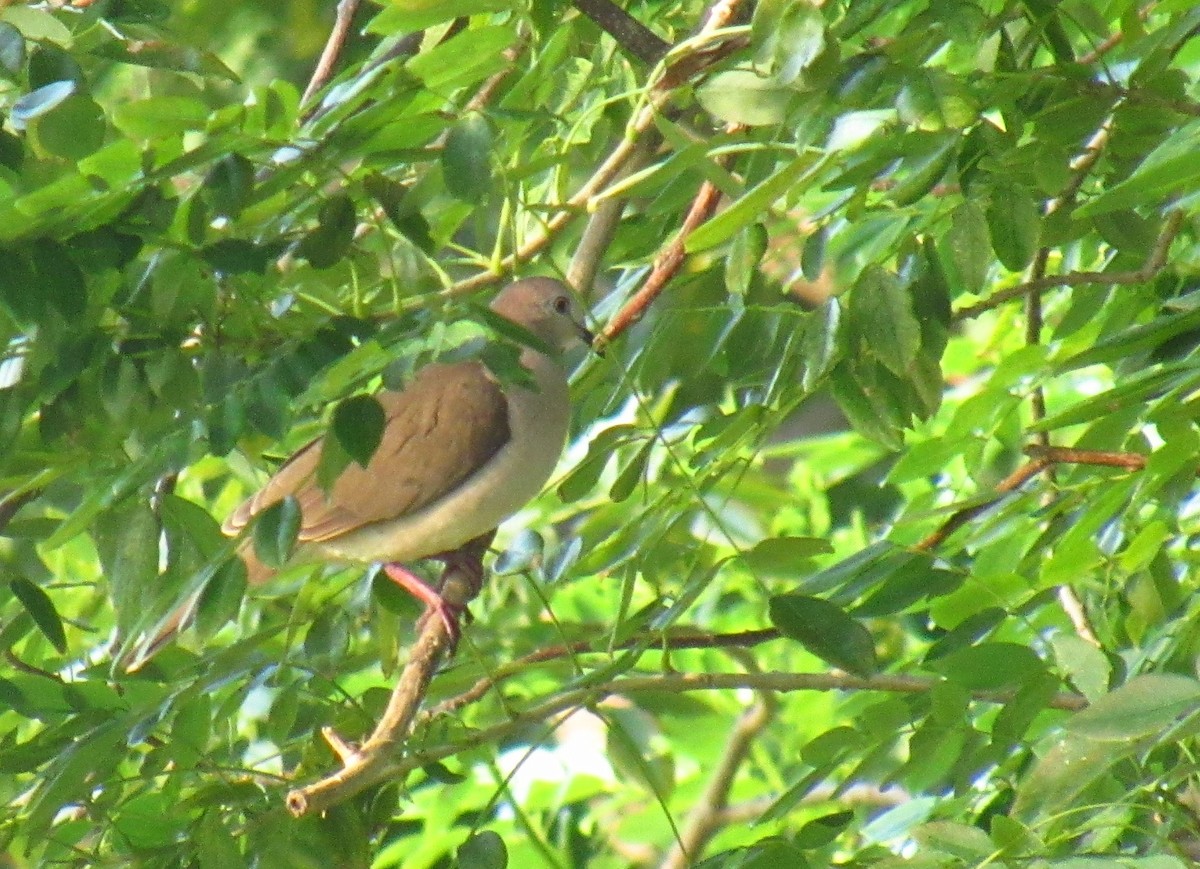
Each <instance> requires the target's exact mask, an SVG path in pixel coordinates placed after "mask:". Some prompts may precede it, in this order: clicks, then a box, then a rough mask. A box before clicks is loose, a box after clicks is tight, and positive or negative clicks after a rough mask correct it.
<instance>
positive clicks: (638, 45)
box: [574, 0, 671, 64]
mask: <svg viewBox="0 0 1200 869" xmlns="http://www.w3.org/2000/svg"><path fill="white" fill-rule="evenodd" d="M574 6H575V8H576V9H578V10H579V11H580V12H582V13H583V14H584V15H586V16H587V17H588V18H590V19H592V21H594V22H595V23H596V25H597V26H598V27H599V28H600V29H601V30H603V31H604V32H605V33H607V34H608V35H609V36H611V37H612V38H613V39H615V40H616V41H617V44H618V45H619V46H621V48H623V49H625V51H627V52H628V53H629V54H632V55H633V56H634V57H636V58H637V59H638V60H641V61H644V62H645V63H649V64H656V63H658V62H659V61H660V60H662V59H663V56H664V55H666V53H667V52H668V51H670V50H671V43H669V42H666V41H665V40H662V39H659V37H658V34H656V33H655V32H654V31H653V30H651V29H650V28H649V27H647V26H646V25H644V24H642V22H640V21H638V20H637V19H636V18H634V17H633V16H632V15H630V14H629V13H628V12H626V11H625V10H624V9H622V8H621V7H620V6H617V5H616V4H615V3H611V2H609V0H574Z"/></svg>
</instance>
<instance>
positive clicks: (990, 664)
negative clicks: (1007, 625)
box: [925, 643, 1046, 691]
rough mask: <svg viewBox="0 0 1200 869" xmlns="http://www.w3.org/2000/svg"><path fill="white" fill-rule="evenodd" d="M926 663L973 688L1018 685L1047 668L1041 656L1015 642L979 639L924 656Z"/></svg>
mask: <svg viewBox="0 0 1200 869" xmlns="http://www.w3.org/2000/svg"><path fill="white" fill-rule="evenodd" d="M925 666H927V667H928V668H929V669H930V670H933V671H934V672H935V673H940V674H941V675H943V676H945V677H946V678H947V679H950V680H952V681H954V682H957V683H958V684H959V685H962V686H963V687H964V688H968V689H970V690H972V691H994V690H998V689H1001V688H1009V687H1013V686H1018V685H1021V684H1022V683H1024V682H1027V681H1029V680H1031V679H1033V678H1035V677H1037V676H1041V675H1043V674H1044V673H1045V672H1046V665H1045V663H1044V662H1043V661H1042V659H1041V658H1039V657H1038V656H1037V655H1036V654H1034V653H1033V651H1031V650H1030V649H1028V648H1026V647H1025V646H1021V645H1018V644H1016V643H980V644H979V645H978V646H970V647H968V648H965V649H959V650H957V651H954V652H950V653H949V654H946V655H944V656H942V657H939V658H937V659H935V660H932V661H930V660H927V661H926V664H925Z"/></svg>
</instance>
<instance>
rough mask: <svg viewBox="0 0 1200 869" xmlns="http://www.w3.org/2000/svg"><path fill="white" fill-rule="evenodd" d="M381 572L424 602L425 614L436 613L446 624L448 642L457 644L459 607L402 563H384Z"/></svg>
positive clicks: (459, 630)
mask: <svg viewBox="0 0 1200 869" xmlns="http://www.w3.org/2000/svg"><path fill="white" fill-rule="evenodd" d="M383 572H384V573H386V574H387V575H388V579H390V580H392V582H394V583H396V585H398V586H400V587H401V588H402V589H404V590H405V591H407V592H408V593H409V594H411V595H412V596H413V597H415V598H416V599H417V600H419V601H420V602H421V603H423V604H425V613H426V615H428V614H429V613H431V612H434V613H437V616H438V618H440V619H441V620H442V624H443V625H445V626H446V633H447V634H448V635H449V636H450V642H451V643H453V644H454V645H458V637H459V635H460V634H461V633H462V629H461V628H459V626H458V619H459V616H460V615H461V614H462V610H461V609H460V608H459V607H456V606H452V605H451V604H449V603H447V602H446V601H445V599H444V598H443V597H442V596H441V594H440V593H439V592H438V590H437V589H436V588H433V587H432V586H431V585H430V584H429V583H427V582H426V581H425V580H423V579H421V577H419V576H417V575H416V574H415V573H413V572H412V571H411V570H409V569H408V568H407V567H405V566H404V565H403V564H397V563H395V562H391V563H388V564H385V565H384V566H383Z"/></svg>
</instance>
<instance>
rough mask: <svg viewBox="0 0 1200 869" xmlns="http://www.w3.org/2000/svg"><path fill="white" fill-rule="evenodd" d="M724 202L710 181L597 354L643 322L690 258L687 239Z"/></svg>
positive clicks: (601, 337) (599, 339) (611, 326)
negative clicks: (686, 244) (686, 246)
mask: <svg viewBox="0 0 1200 869" xmlns="http://www.w3.org/2000/svg"><path fill="white" fill-rule="evenodd" d="M720 201H721V191H720V190H718V189H717V187H716V185H715V184H713V183H712V182H711V181H707V180H706V181H704V182H703V183H701V185H700V189H699V190H698V191H697V192H696V197H695V198H694V199H693V200H692V207H691V208H689V209H688V213H687V216H686V217H685V218H684V220H683V226H681V227H680V228H679V232H678V233H676V234H675V237H674V238H673V239H671V241H670V242H669V243H668V244H667V246H666V247H664V248H663V249H662V250H661V251H660V252H659V254H658V256H657V257H656V258H655V260H654V267H653V269H651V271H650V276H649V277H648V278H646V282H645V283H644V284H642V287H641V289H640V290H638V291H637V292H636V293H634V294H633V297H632V298H631V299H630V300H629V301H628V302H626V303H625V305H624V306H623V307H622V308H621V310H619V311H617V313H616V314H615V315H614V316H613V318H612V319H611V320H609V321H608V324H607V325H605V327H604V330H603V331H602V332H601V333H600V335H599V336H598V337H597V339H596V349H597V351H602V350H603V349H604V348H605V347H606V346H607V345H608V344H610V343H611V342H612V341H613V339H614V338H616V337H617V336H618V335H620V334H621V333H622V332H624V331H625V330H626V329H628V328H629V327H630V326H632V325H633V324H634V323H636V322H637V321H638V320H640V319H641V318H642V316H643V315H644V314H645V313H646V309H647V308H649V307H650V305H651V304H653V303H654V300H655V299H657V298H658V296H659V294H660V293H661V292H662V291H663V289H664V288H665V287H666V285H667V283H668V282H669V281H670V280H671V278H673V277H675V275H676V274H677V273H678V272H679V269H680V267H681V266H682V265H683V261H684V258H685V257H686V252H685V251H684V248H683V245H684V242H686V241H687V237H688V236H689V235H691V233H692V232H693V231H694V230H695V229H696V227H697V226H699V225H700V224H702V223H704V221H706V220H708V219H709V218H710V217H712V215H713V213H714V212H715V211H716V210H717V203H719V202H720Z"/></svg>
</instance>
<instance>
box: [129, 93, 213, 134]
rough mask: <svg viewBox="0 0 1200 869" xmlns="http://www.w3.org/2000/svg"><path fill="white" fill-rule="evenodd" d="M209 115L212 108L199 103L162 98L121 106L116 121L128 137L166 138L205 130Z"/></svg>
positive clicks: (191, 100) (184, 99)
mask: <svg viewBox="0 0 1200 869" xmlns="http://www.w3.org/2000/svg"><path fill="white" fill-rule="evenodd" d="M208 115H209V112H208V106H206V105H205V104H204V103H202V102H200V101H199V100H194V99H190V98H188V97H174V96H160V97H149V98H147V99H144V100H133V101H130V102H121V103H117V105H115V106H114V107H113V110H112V121H113V124H115V125H116V126H117V128H118V129H119V130H121V131H122V132H123V133H125V134H126V135H129V136H133V137H135V138H138V139H164V138H166V137H168V136H171V135H175V134H178V133H183V132H186V131H187V130H203V129H204V127H205V125H206V124H207V123H208Z"/></svg>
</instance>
